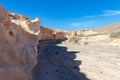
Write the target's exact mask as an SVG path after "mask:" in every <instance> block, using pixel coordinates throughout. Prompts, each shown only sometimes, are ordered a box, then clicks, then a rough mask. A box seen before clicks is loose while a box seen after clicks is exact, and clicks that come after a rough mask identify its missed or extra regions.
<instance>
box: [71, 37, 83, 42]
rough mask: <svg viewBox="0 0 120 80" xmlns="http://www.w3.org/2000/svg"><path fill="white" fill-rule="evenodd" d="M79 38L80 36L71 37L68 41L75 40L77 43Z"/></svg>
mask: <svg viewBox="0 0 120 80" xmlns="http://www.w3.org/2000/svg"><path fill="white" fill-rule="evenodd" d="M81 39H82V38H80V37H71V38H70V40H69V42H75V43H77V42H78V41H79V40H81Z"/></svg>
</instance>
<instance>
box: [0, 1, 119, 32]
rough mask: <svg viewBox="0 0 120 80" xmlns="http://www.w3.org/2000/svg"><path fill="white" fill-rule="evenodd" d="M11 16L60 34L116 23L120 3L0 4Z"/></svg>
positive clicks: (38, 2) (30, 2) (33, 2)
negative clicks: (59, 30)
mask: <svg viewBox="0 0 120 80" xmlns="http://www.w3.org/2000/svg"><path fill="white" fill-rule="evenodd" d="M0 4H1V5H2V6H3V7H4V8H6V9H7V10H9V11H10V12H13V13H18V14H23V15H25V16H27V17H29V18H30V19H34V18H35V17H39V18H40V19H41V21H42V23H41V25H43V26H45V27H48V28H54V29H62V30H78V29H85V28H86V29H91V28H92V29H93V28H97V27H101V26H104V25H108V24H113V23H116V22H120V0H17V1H15V0H0Z"/></svg>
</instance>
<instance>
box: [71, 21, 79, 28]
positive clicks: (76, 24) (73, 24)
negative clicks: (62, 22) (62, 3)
mask: <svg viewBox="0 0 120 80" xmlns="http://www.w3.org/2000/svg"><path fill="white" fill-rule="evenodd" d="M80 25H81V24H80V23H78V22H73V23H71V24H70V26H72V27H79V26H80Z"/></svg>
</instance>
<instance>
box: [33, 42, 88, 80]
mask: <svg viewBox="0 0 120 80" xmlns="http://www.w3.org/2000/svg"><path fill="white" fill-rule="evenodd" d="M60 43H61V42H60V41H51V42H41V43H40V44H39V45H38V64H37V65H36V67H35V68H34V71H33V76H32V80H89V79H88V78H87V77H86V76H85V74H84V73H81V72H80V68H79V66H80V65H81V63H82V62H81V61H76V60H74V59H75V58H76V55H75V54H77V53H79V52H78V51H67V48H66V47H61V46H57V44H60Z"/></svg>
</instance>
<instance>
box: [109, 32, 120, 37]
mask: <svg viewBox="0 0 120 80" xmlns="http://www.w3.org/2000/svg"><path fill="white" fill-rule="evenodd" d="M110 38H120V32H113V33H111V35H110Z"/></svg>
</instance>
